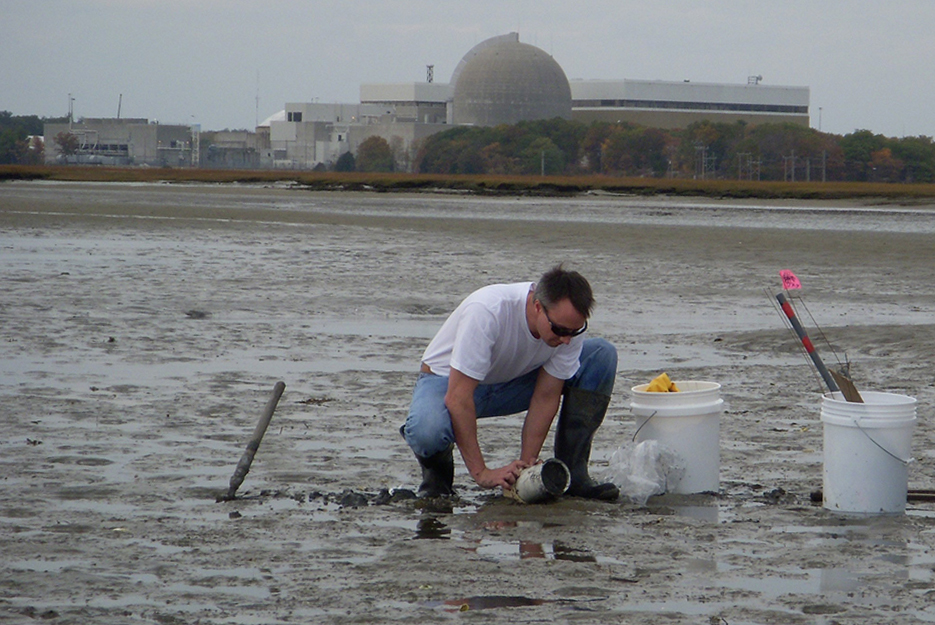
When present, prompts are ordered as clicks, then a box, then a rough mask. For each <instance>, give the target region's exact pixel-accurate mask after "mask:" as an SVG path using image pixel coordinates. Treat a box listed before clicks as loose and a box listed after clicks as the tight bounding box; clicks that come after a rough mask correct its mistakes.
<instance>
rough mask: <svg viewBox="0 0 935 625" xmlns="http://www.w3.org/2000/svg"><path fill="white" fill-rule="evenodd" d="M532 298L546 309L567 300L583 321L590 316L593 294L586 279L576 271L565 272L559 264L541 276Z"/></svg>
mask: <svg viewBox="0 0 935 625" xmlns="http://www.w3.org/2000/svg"><path fill="white" fill-rule="evenodd" d="M534 296H535V298H536V299H537V300H539V301H540V302H541V303H542V305H543V306H545V307H546V308H549V307H551V306H554V305H555V304H557V303H558V302H560V301H562V300H563V299H567V300H569V301H571V305H572V306H573V307H574V308H575V310H577V311H578V312H579V313H580V314H581V315H582V316H584V318H585V319H587V318H589V317H590V316H591V308H592V307H593V306H594V294H593V293H592V292H591V285H590V284H589V283H588V281H587V279H586V278H585V277H584V276H582V275H581V274H580V273H578V272H577V271H566V270H565V269H564V268H563V267H562V265H561V264H558V265H556V266H555V267H553V268H552V269H550V270H548V271H547V272H545V273H544V274H542V277H541V278H539V282H538V283H537V284H536V292H535V295H534Z"/></svg>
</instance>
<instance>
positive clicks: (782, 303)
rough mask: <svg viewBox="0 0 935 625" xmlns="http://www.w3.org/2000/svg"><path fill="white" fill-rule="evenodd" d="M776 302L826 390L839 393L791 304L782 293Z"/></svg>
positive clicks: (835, 383) (778, 294)
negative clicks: (826, 386)
mask: <svg viewBox="0 0 935 625" xmlns="http://www.w3.org/2000/svg"><path fill="white" fill-rule="evenodd" d="M776 301H778V302H779V307H780V308H782V312H784V313H786V317H788V318H789V323H791V324H792V329H793V330H795V333H796V334H797V335H798V337H799V340H801V341H802V345H804V346H805V351H806V352H807V353H808V355H809V356H810V357H811V359H812V362H813V363H815V368H816V369H818V373H820V374H821V377H822V379H823V380H824V381H825V384H827V385H828V388H829V389H831V392H832V393H835V392H839V391H840V390H841V389H840V388H838V384H837V382H835V381H834V378H833V377H831V373H830V372H829V371H828V368H827V367H826V366H825V363H824V362H822V360H821V357H820V356H819V355H818V352H817V351H815V346H814V345H812V340H811V339H810V338H808V334H806V332H805V328H803V327H802V324H801V323H799V319H798V317H796V316H795V311H794V310H793V309H792V304H790V303H789V300H787V299H786V295H785V294H784V293H777V294H776Z"/></svg>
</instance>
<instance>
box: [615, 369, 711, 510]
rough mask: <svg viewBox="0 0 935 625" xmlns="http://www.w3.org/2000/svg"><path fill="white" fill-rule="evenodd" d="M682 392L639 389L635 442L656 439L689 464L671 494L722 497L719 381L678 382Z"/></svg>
mask: <svg viewBox="0 0 935 625" xmlns="http://www.w3.org/2000/svg"><path fill="white" fill-rule="evenodd" d="M675 384H676V386H678V388H679V392H677V393H652V392H648V391H647V390H646V388H647V387H648V386H649V385H648V384H641V385H639V386H634V387H633V389H632V393H633V399H632V401H631V402H630V409H631V410H632V411H633V414H634V416H636V426H637V434H636V442H638V443H640V442H642V441H645V440H650V439H655V440H657V441H659V442H660V443H661V444H663V445H665V446H666V447H668V448H670V449H672V450H673V451H674V452H676V453H677V454H678V455H679V456H681V458H682V459H683V460H684V461H685V475H684V476H683V477H682V479H681V480H679V482H678V484H676V485H675V486H674V487H673V488H672V489H671V490H670V491H669V492H672V493H678V494H683V495H687V494H691V493H704V492H717V490H718V487H719V484H720V481H719V476H718V472H719V471H720V466H721V454H720V440H719V438H720V429H721V413H722V412H723V411H724V400H723V399H721V398H720V391H721V385H720V384H718V383H716V382H697V381H692V380H688V381H676V382H675Z"/></svg>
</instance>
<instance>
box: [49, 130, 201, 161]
mask: <svg viewBox="0 0 935 625" xmlns="http://www.w3.org/2000/svg"><path fill="white" fill-rule="evenodd" d="M44 132H45V162H46V163H47V164H55V163H78V164H85V165H137V166H139V165H145V166H149V167H191V166H192V162H193V160H194V162H197V160H198V143H197V142H198V133H197V131H194V130H193V128H192V127H191V126H182V125H174V124H159V123H155V122H150V121H149V120H148V119H145V118H123V119H119V118H83V119H79V120H77V121H73V122H70V123H69V122H65V123H50V124H45V128H44ZM66 138H67V140H66ZM69 143H70V145H69Z"/></svg>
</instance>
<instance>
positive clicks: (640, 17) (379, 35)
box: [0, 0, 935, 137]
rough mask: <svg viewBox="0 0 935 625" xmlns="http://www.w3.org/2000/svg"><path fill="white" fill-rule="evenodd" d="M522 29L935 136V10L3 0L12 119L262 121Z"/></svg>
mask: <svg viewBox="0 0 935 625" xmlns="http://www.w3.org/2000/svg"><path fill="white" fill-rule="evenodd" d="M572 7H574V8H572ZM510 31H518V32H519V34H520V41H523V42H524V43H529V44H532V45H535V46H538V47H540V48H542V49H544V50H546V51H547V52H550V53H551V54H552V55H553V56H554V57H555V59H556V60H557V61H558V62H559V64H561V66H562V67H563V68H564V70H565V73H566V74H567V76H568V78H569V79H574V78H596V79H623V78H635V79H646V80H677V81H678V80H685V79H690V80H692V81H693V82H725V83H739V84H744V83H746V81H747V77H748V76H751V75H762V76H763V84H768V85H794V86H807V87H810V88H811V119H812V122H811V123H812V126H813V127H815V128H818V127H819V123H820V127H821V130H823V131H825V132H833V133H838V134H846V133H849V132H853V131H854V130H855V129H868V130H871V131H873V132H874V133H880V134H883V135H886V136H890V137H901V136H912V135H927V136H935V80H933V74H935V70H933V69H932V67H933V65H932V64H933V61H935V0H893V1H891V2H882V1H880V0H874V1H869V0H782V1H772V2H769V1H766V0H703V1H702V0H693V1H689V0H657V1H650V0H641V1H636V0H576V1H575V2H569V1H568V0H561V1H553V0H535V1H534V0H497V1H490V0H471V1H470V2H453V1H451V0H434V1H429V0H405V1H397V0H373V1H371V0H361V1H354V0H345V1H343V2H322V1H317V0H262V1H256V2H253V1H248V0H0V110H9V111H11V112H13V113H14V114H16V115H27V114H36V115H40V116H53V115H54V116H59V115H65V114H66V113H67V112H68V97H69V96H68V94H69V93H70V94H72V97H73V98H74V99H75V101H74V111H75V115H76V116H77V117H114V116H116V114H117V108H118V103H119V102H120V96H121V94H122V96H123V98H122V105H121V116H122V117H146V118H149V119H157V120H159V121H161V122H163V123H181V124H189V123H200V124H201V125H202V128H203V129H205V130H218V129H222V128H231V129H234V128H251V129H252V128H253V127H254V125H255V124H256V121H257V120H259V121H263V119H265V118H266V117H268V116H269V115H271V114H273V113H275V112H277V111H279V110H282V108H283V105H284V104H285V103H286V102H310V101H313V100H315V99H316V98H317V99H318V101H320V102H358V101H359V90H358V89H359V85H360V83H362V82H414V81H423V80H425V66H426V65H427V64H434V65H435V80H436V82H448V80H449V78H450V77H451V72H452V71H453V70H454V68H455V66H456V65H457V64H458V61H459V60H460V59H461V57H462V56H463V55H464V54H465V53H466V52H467V51H468V50H469V49H470V48H471V47H472V46H474V45H475V44H477V43H479V42H481V41H483V40H484V39H486V38H488V37H492V36H495V35H501V34H504V33H507V32H510ZM257 96H259V107H257ZM819 108H820V109H821V112H820V113H819ZM819 117H820V118H821V119H820V122H819Z"/></svg>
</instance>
